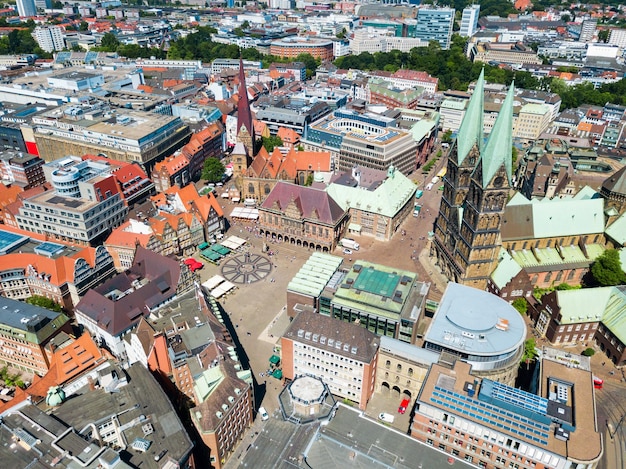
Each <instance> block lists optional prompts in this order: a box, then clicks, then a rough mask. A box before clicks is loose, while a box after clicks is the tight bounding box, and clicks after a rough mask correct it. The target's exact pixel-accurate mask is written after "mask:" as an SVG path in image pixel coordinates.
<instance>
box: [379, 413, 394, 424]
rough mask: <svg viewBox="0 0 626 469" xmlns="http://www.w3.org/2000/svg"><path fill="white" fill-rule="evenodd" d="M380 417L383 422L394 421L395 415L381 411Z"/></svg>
mask: <svg viewBox="0 0 626 469" xmlns="http://www.w3.org/2000/svg"><path fill="white" fill-rule="evenodd" d="M378 419H379V420H382V421H383V422H387V423H393V420H394V417H393V415H391V414H387V413H386V412H381V413H380V414H378Z"/></svg>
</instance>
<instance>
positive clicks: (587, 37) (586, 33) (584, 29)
mask: <svg viewBox="0 0 626 469" xmlns="http://www.w3.org/2000/svg"><path fill="white" fill-rule="evenodd" d="M597 26H598V20H597V19H596V18H590V19H586V20H584V21H583V23H582V25H581V27H580V38H579V40H580V42H592V41H593V37H594V35H595V34H596V27H597Z"/></svg>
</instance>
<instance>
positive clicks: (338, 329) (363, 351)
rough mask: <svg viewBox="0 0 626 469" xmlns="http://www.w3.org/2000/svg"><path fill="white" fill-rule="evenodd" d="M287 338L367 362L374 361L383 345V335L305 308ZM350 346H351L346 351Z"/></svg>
mask: <svg viewBox="0 0 626 469" xmlns="http://www.w3.org/2000/svg"><path fill="white" fill-rule="evenodd" d="M299 332H300V333H301V334H299ZM300 335H302V337H300ZM283 337H285V338H287V339H290V340H293V341H294V342H300V343H303V344H311V345H314V346H315V347H317V348H319V349H322V350H324V349H325V350H327V351H329V352H333V353H336V354H338V355H343V356H346V357H348V358H351V359H355V360H358V361H360V362H363V363H371V362H372V360H373V359H374V356H375V355H376V350H378V346H379V345H380V338H379V337H378V336H377V335H376V334H374V333H373V332H370V331H368V330H367V329H365V328H364V327H362V326H360V325H358V324H353V323H351V322H344V321H340V320H339V319H333V318H330V317H328V316H323V315H321V314H317V313H312V312H309V311H302V312H301V313H300V314H298V315H297V316H296V317H295V318H294V320H293V321H292V322H291V324H290V325H289V328H288V329H287V331H286V332H285V334H284V335H283ZM322 337H324V338H325V339H326V340H325V343H321V339H322ZM331 340H332V342H331ZM329 343H331V344H332V343H334V345H328V344H329ZM337 343H339V344H340V348H337V347H336V344H337ZM346 345H348V346H349V348H348V350H347V351H344V346H346Z"/></svg>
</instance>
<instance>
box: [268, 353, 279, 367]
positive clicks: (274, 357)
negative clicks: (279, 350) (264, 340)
mask: <svg viewBox="0 0 626 469" xmlns="http://www.w3.org/2000/svg"><path fill="white" fill-rule="evenodd" d="M270 363H271V364H272V365H278V364H279V363H280V357H279V356H278V355H272V356H271V357H270Z"/></svg>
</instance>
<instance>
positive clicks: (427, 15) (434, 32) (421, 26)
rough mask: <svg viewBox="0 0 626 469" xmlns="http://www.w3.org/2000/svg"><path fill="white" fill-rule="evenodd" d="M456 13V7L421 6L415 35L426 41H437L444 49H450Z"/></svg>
mask: <svg viewBox="0 0 626 469" xmlns="http://www.w3.org/2000/svg"><path fill="white" fill-rule="evenodd" d="M454 13H455V11H454V8H420V9H419V10H418V11H417V26H416V28H415V37H416V38H419V39H421V40H423V41H426V42H428V41H437V42H438V43H439V45H441V48H442V49H449V48H450V40H451V38H452V25H453V24H454Z"/></svg>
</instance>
